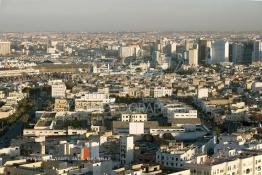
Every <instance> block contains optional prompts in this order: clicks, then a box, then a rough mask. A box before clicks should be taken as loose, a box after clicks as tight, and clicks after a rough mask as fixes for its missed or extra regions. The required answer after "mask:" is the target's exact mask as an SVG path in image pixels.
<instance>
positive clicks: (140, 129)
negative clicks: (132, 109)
mask: <svg viewBox="0 0 262 175" xmlns="http://www.w3.org/2000/svg"><path fill="white" fill-rule="evenodd" d="M144 133H145V125H144V123H143V122H130V123H129V134H130V135H141V134H144Z"/></svg>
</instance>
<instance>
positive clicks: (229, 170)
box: [186, 152, 262, 175]
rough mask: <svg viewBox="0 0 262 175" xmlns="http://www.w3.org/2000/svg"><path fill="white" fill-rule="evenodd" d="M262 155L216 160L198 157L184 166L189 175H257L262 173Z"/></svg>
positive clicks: (255, 154) (253, 154)
mask: <svg viewBox="0 0 262 175" xmlns="http://www.w3.org/2000/svg"><path fill="white" fill-rule="evenodd" d="M261 166H262V155H261V153H259V152H254V153H251V152H250V153H249V152H243V153H242V154H241V155H236V156H232V157H224V156H223V155H221V156H220V157H218V158H213V157H211V158H210V157H208V156H206V155H204V156H199V157H197V158H196V159H194V160H193V161H191V162H190V163H188V164H187V165H186V167H187V168H189V169H190V171H191V175H225V174H226V175H229V174H230V175H259V174H261V172H262V168H261Z"/></svg>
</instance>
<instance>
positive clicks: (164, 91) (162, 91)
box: [151, 87, 173, 98]
mask: <svg viewBox="0 0 262 175" xmlns="http://www.w3.org/2000/svg"><path fill="white" fill-rule="evenodd" d="M151 93H152V97H154V98H159V97H166V96H171V95H172V93H173V90H172V89H168V88H165V87H156V88H154V89H153V90H152V91H151Z"/></svg>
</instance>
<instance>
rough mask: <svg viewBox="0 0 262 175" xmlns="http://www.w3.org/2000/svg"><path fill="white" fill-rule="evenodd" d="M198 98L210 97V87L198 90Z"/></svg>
mask: <svg viewBox="0 0 262 175" xmlns="http://www.w3.org/2000/svg"><path fill="white" fill-rule="evenodd" d="M197 98H198V99H202V98H208V88H199V89H198V92H197Z"/></svg>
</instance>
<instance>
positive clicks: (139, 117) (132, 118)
mask: <svg viewBox="0 0 262 175" xmlns="http://www.w3.org/2000/svg"><path fill="white" fill-rule="evenodd" d="M121 121H123V122H126V121H128V122H144V121H147V114H142V113H124V114H121Z"/></svg>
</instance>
